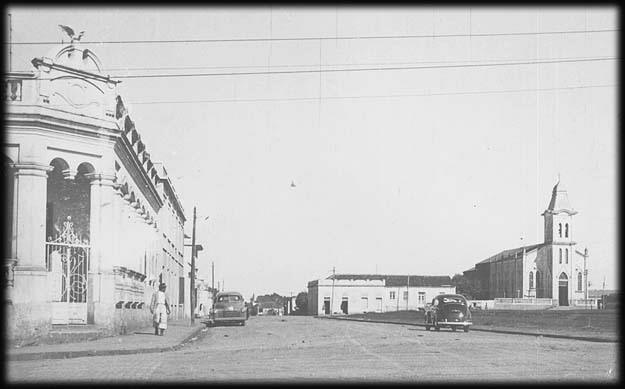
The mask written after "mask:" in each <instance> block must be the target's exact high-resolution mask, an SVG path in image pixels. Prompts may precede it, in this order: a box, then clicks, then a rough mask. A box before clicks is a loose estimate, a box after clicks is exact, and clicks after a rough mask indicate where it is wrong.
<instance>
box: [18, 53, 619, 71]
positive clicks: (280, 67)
mask: <svg viewBox="0 0 625 389" xmlns="http://www.w3.org/2000/svg"><path fill="white" fill-rule="evenodd" d="M613 58H614V57H611V56H603V57H597V56H595V57H553V58H543V59H539V60H538V61H556V60H557V61H560V60H572V59H613ZM507 60H508V61H529V60H530V59H528V58H508V59H507ZM493 61H498V59H483V60H470V59H461V60H440V61H408V62H406V61H402V62H352V63H325V64H321V65H319V64H318V63H314V64H299V65H293V64H289V65H278V64H274V65H271V68H276V69H282V68H284V69H289V68H306V67H315V68H318V67H319V66H321V67H324V68H328V67H332V66H387V65H418V64H450V63H456V64H463V63H488V62H493ZM499 61H501V60H499ZM266 68H267V65H230V66H154V67H145V66H141V67H110V68H103V69H101V70H100V72H101V73H104V72H110V71H118V70H125V71H135V70H144V71H145V70H148V71H149V70H204V69H213V70H214V69H266ZM28 71H30V70H16V72H28Z"/></svg>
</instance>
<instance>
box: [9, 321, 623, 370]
mask: <svg viewBox="0 0 625 389" xmlns="http://www.w3.org/2000/svg"><path fill="white" fill-rule="evenodd" d="M616 369H617V344H616V343H592V342H584V341H576V340H566V339H548V338H537V337H533V336H521V335H519V336H515V335H502V334H493V333H485V332H469V333H464V332H455V333H454V332H451V331H450V330H441V331H440V332H438V333H437V332H426V331H425V330H424V329H423V328H421V327H410V326H400V325H389V324H376V323H358V322H346V321H335V320H322V319H315V318H312V317H277V316H273V317H252V318H251V319H250V320H249V321H248V323H247V325H246V326H245V327H239V326H224V327H215V328H210V329H209V330H208V335H207V336H205V337H204V338H202V339H201V340H199V341H197V342H195V343H192V344H190V345H188V346H186V347H184V348H183V349H181V350H179V351H174V352H165V353H157V354H137V355H118V356H104V357H86V358H75V359H67V360H40V361H23V362H21V361H20V362H9V363H8V365H7V370H8V371H7V374H8V379H9V381H11V382H37V381H39V382H41V381H81V382H85V381H91V382H102V381H114V382H120V381H142V382H145V381H165V382H166V381H179V382H183V381H215V380H217V381H230V380H246V381H262V380H272V381H275V380H287V381H290V380H301V381H326V380H340V381H354V380H355V381H379V380H384V381H422V382H423V381H448V380H454V381H468V382H473V381H490V380H496V381H518V380H524V381H552V380H558V381H597V382H605V381H614V380H616V378H617V370H616Z"/></svg>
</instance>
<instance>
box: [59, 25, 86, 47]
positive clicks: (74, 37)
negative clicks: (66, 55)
mask: <svg viewBox="0 0 625 389" xmlns="http://www.w3.org/2000/svg"><path fill="white" fill-rule="evenodd" d="M59 27H61V30H63V32H65V33H66V34H67V35H68V36H69V39H70V43H74V41H79V40H80V38H82V36H83V35H85V32H84V31H81V32H79V33H78V35H76V33H75V32H74V29H73V28H71V27H69V26H65V25H63V24H59Z"/></svg>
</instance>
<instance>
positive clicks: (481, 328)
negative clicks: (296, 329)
mask: <svg viewBox="0 0 625 389" xmlns="http://www.w3.org/2000/svg"><path fill="white" fill-rule="evenodd" d="M315 317H316V318H317V319H328V320H347V321H359V322H365V323H382V324H399V325H407V326H415V327H425V324H422V323H414V322H406V321H384V320H371V319H358V318H349V317H344V316H315ZM471 331H482V332H494V333H500V334H509V335H529V336H542V337H545V338H561V339H574V340H585V341H588V342H600V343H616V342H619V339H618V337H613V336H600V335H594V336H581V335H577V334H572V333H559V334H556V333H547V332H534V331H528V330H523V329H520V330H517V329H511V328H504V327H501V328H494V327H492V326H481V325H472V326H471Z"/></svg>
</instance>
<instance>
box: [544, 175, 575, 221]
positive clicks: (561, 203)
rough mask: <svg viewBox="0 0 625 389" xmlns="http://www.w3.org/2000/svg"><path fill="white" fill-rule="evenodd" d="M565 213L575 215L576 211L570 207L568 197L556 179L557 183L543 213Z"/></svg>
mask: <svg viewBox="0 0 625 389" xmlns="http://www.w3.org/2000/svg"><path fill="white" fill-rule="evenodd" d="M560 212H566V213H568V214H569V215H575V214H576V213H577V211H575V210H573V207H571V203H570V202H569V195H568V193H567V191H566V189H564V187H563V186H562V183H561V182H560V180H559V179H558V182H557V183H556V184H555V186H554V187H553V190H552V191H551V200H550V201H549V205H548V206H547V209H546V210H545V213H560ZM543 215H544V213H543Z"/></svg>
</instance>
